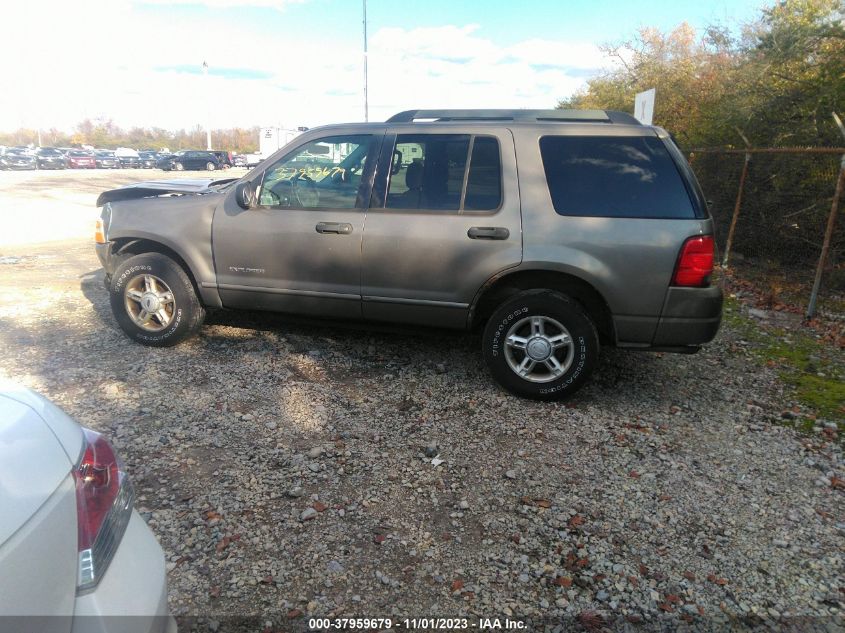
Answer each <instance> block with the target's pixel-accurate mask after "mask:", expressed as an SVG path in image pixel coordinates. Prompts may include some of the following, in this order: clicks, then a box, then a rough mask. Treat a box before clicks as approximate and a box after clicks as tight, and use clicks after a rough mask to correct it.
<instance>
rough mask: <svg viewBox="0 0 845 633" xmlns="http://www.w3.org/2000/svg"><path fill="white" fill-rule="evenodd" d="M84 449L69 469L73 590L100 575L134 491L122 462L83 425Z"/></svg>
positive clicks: (114, 546)
mask: <svg viewBox="0 0 845 633" xmlns="http://www.w3.org/2000/svg"><path fill="white" fill-rule="evenodd" d="M83 433H84V440H85V450H84V451H83V453H82V458H81V459H80V460H79V463H78V464H77V465H76V467H75V468H74V469H73V478H74V480H75V481H76V522H77V528H78V543H79V547H78V550H79V573H78V576H77V585H76V588H77V591H84V590H86V589H90V588H92V587H94V586H95V585H96V584H97V583H98V582H99V581H100V578H102V577H103V574H104V573H105V571H106V569H107V568H108V566H109V563H110V562H111V559H112V558H113V557H114V553H115V551H116V550H117V546H118V545H119V544H120V540H121V539H122V538H123V533H124V532H125V531H126V526H127V524H128V523H129V519H130V517H131V516H132V503H133V501H134V493H133V491H132V485H131V484H130V482H129V478H128V477H127V476H126V473H125V472H124V470H123V464H122V463H121V461H120V459H119V458H118V457H117V455H116V454H115V452H114V449H113V448H112V447H111V445H110V444H109V443H108V442H107V441H106V439H105V438H104V437H103V436H102V435H100V434H99V433H95V432H94V431H91V430H90V429H83Z"/></svg>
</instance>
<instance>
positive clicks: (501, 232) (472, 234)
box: [467, 226, 511, 240]
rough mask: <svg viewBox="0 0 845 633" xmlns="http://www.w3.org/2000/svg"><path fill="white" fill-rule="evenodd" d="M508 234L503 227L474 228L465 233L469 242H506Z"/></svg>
mask: <svg viewBox="0 0 845 633" xmlns="http://www.w3.org/2000/svg"><path fill="white" fill-rule="evenodd" d="M510 234H511V232H510V231H508V230H507V229H506V228H505V227H503V226H474V227H472V228H471V229H470V230H469V231H467V236H468V237H469V238H470V239H471V240H506V239H508V237H510Z"/></svg>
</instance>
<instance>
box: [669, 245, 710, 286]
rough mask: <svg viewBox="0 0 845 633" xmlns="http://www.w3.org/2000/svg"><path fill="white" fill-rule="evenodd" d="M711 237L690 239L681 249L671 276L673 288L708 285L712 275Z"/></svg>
mask: <svg viewBox="0 0 845 633" xmlns="http://www.w3.org/2000/svg"><path fill="white" fill-rule="evenodd" d="M713 246H714V245H713V236H712V235H704V236H701V237H691V238H689V239H688V240H687V241H686V242H684V245H683V246H682V247H681V254H680V256H679V257H678V263H677V265H676V266H675V274H674V275H672V285H673V286H686V287H693V288H701V287H703V286H709V285H710V276H711V275H712V274H713Z"/></svg>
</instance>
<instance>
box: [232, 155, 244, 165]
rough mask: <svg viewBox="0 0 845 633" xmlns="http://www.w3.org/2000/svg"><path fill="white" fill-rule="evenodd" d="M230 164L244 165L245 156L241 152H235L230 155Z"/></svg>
mask: <svg viewBox="0 0 845 633" xmlns="http://www.w3.org/2000/svg"><path fill="white" fill-rule="evenodd" d="M232 166H233V167H246V166H247V162H246V156H244V155H243V154H235V155H234V156H232Z"/></svg>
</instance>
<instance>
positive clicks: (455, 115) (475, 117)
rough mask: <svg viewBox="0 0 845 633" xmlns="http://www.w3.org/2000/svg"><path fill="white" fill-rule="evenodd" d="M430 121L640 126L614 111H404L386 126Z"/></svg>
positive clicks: (628, 116)
mask: <svg viewBox="0 0 845 633" xmlns="http://www.w3.org/2000/svg"><path fill="white" fill-rule="evenodd" d="M420 119H430V120H434V121H521V122H567V121H568V122H582V123H619V124H626V125H641V124H640V122H639V121H637V119H635V118H634V117H633V115H631V114H628V113H627V112H617V111H615V110H405V111H404V112H399V113H398V114H394V115H393V116H392V117H390V118H389V119H388V120H387V123H413V122H414V121H417V120H420Z"/></svg>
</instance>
